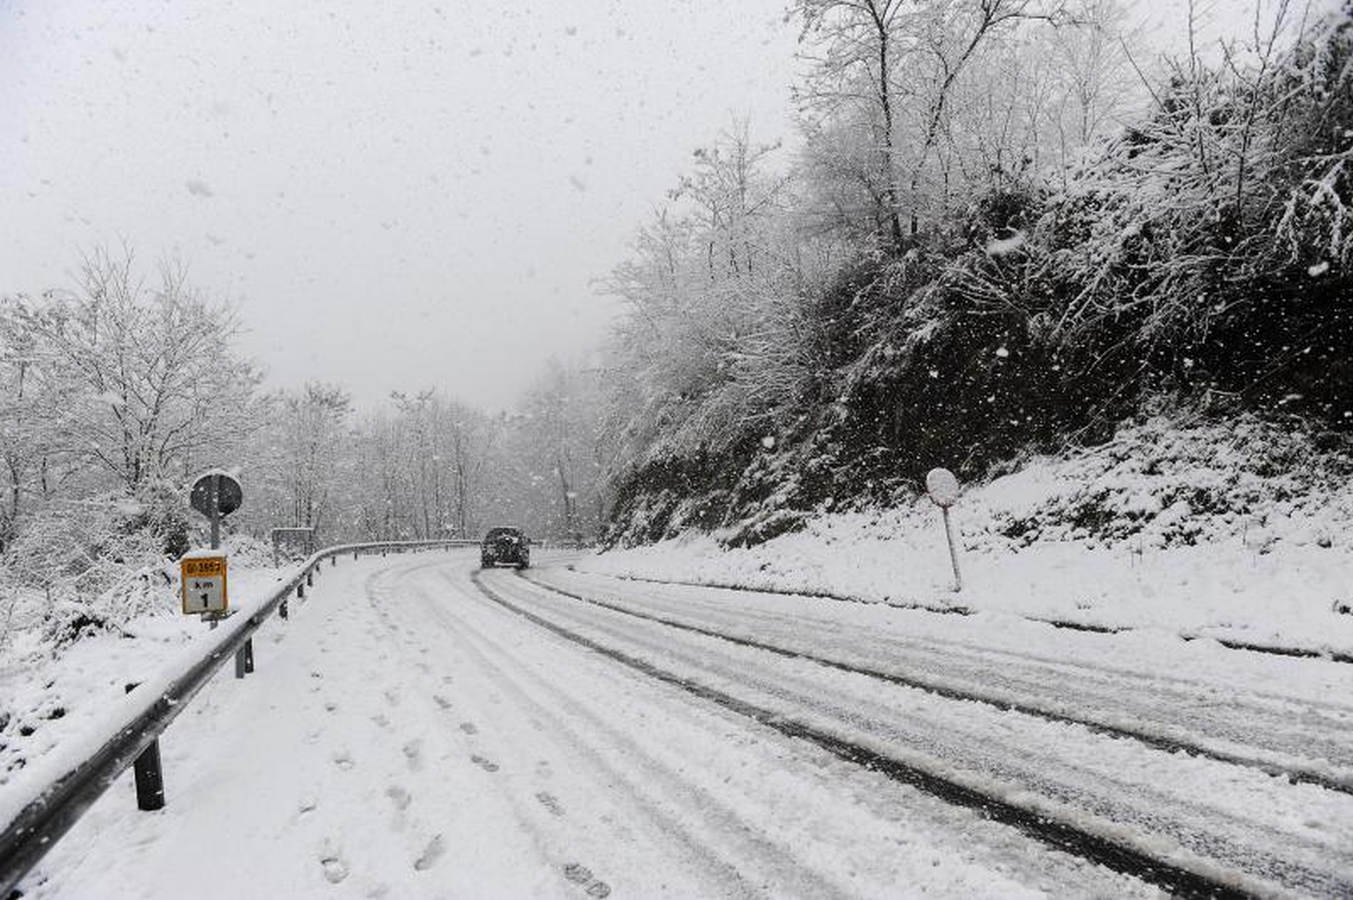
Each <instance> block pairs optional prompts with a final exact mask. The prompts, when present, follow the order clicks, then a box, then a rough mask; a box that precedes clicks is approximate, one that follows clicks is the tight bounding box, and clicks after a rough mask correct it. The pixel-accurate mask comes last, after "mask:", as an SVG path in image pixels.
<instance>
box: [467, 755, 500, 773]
mask: <svg viewBox="0 0 1353 900" xmlns="http://www.w3.org/2000/svg"><path fill="white" fill-rule="evenodd" d="M470 762H472V763H474V764H475V765H476V766H479V768H481V769H483V770H484V771H485V772H497V771H498V764H497V763H496V762H493V761H492V760H487V759H485V758H484V757H482V756H480V755H478V754H475V755H474V756H471V757H470Z"/></svg>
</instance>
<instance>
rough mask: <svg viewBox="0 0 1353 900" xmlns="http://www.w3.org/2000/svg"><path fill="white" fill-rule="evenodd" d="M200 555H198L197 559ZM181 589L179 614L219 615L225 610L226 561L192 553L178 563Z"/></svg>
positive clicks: (199, 552) (226, 605)
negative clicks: (181, 611)
mask: <svg viewBox="0 0 1353 900" xmlns="http://www.w3.org/2000/svg"><path fill="white" fill-rule="evenodd" d="M199 554H200V555H199ZM179 574H180V581H181V583H182V585H183V611H184V613H187V614H197V613H223V612H225V611H226V609H227V608H228V606H229V598H228V595H227V593H226V558H225V556H224V555H223V554H220V553H212V554H211V555H207V554H206V553H203V552H202V551H196V552H195V553H190V554H189V555H187V556H185V557H183V559H181V560H179Z"/></svg>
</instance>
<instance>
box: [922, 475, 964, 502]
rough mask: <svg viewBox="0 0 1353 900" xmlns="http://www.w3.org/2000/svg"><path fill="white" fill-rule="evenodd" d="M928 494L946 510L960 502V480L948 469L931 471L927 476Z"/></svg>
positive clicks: (926, 486)
mask: <svg viewBox="0 0 1353 900" xmlns="http://www.w3.org/2000/svg"><path fill="white" fill-rule="evenodd" d="M925 489H926V493H927V494H929V495H930V499H931V500H933V501H935V505H936V506H942V507H944V508H945V509H948V508H949V507H951V506H953V505H954V504H955V503H957V502H958V479H957V478H955V477H954V473H953V472H950V471H949V470H948V469H931V470H930V471H929V472H927V473H926V476H925Z"/></svg>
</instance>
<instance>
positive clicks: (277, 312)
mask: <svg viewBox="0 0 1353 900" xmlns="http://www.w3.org/2000/svg"><path fill="white" fill-rule="evenodd" d="M1207 5H1209V6H1211V7H1213V8H1214V10H1215V12H1214V16H1215V17H1216V18H1218V19H1220V20H1223V21H1224V20H1226V19H1227V18H1228V17H1234V16H1235V15H1236V14H1237V12H1238V11H1239V10H1242V9H1244V8H1247V6H1248V4H1247V3H1245V2H1242V0H1213V2H1212V3H1211V4H1207ZM784 7H785V0H736V2H724V0H684V2H682V0H672V2H657V0H652V2H649V0H638V2H636V0H629V2H605V0H546V2H541V3H537V4H515V5H514V4H500V3H488V2H470V0H420V2H376V0H325V2H318V0H316V2H304V3H300V2H280V0H234V2H225V0H153V2H151V0H124V2H92V0H90V2H85V0H0V211H2V212H0V293H10V292H16V291H29V292H35V291H38V290H41V289H43V288H46V287H51V286H66V285H68V284H69V282H70V277H69V273H70V272H71V270H72V269H73V267H74V265H75V262H76V259H77V256H78V252H79V250H80V248H87V247H91V246H93V245H95V244H98V243H106V244H116V243H117V242H118V241H119V240H121V239H125V240H126V241H127V242H128V243H129V244H130V245H131V246H132V247H134V248H135V249H136V251H137V252H138V254H139V255H140V257H141V258H142V260H143V261H144V262H146V263H147V264H148V265H149V264H151V263H153V262H154V259H155V257H157V256H158V255H160V254H163V253H166V252H168V253H173V254H177V255H178V256H179V257H180V258H182V259H183V260H184V261H186V262H187V263H188V264H189V266H190V269H191V271H192V274H193V278H194V280H195V282H196V283H198V284H199V285H201V286H202V287H204V288H205V289H207V290H208V291H209V292H211V293H212V294H213V295H215V296H217V297H219V298H221V299H228V300H230V301H232V302H235V303H236V304H237V306H238V308H239V311H240V314H241V316H242V318H243V320H244V323H245V325H246V327H247V329H248V334H246V336H245V338H244V349H245V351H246V352H247V353H248V354H250V355H251V356H253V357H254V358H255V359H257V360H258V361H259V362H260V363H262V364H263V365H264V366H265V367H266V368H267V369H268V370H269V373H270V381H271V383H272V384H274V385H276V386H294V385H298V384H300V383H302V382H304V381H305V380H307V379H323V380H332V381H339V382H342V383H343V384H345V385H346V386H348V388H349V389H350V390H352V391H353V393H354V394H355V395H356V397H357V399H358V400H359V401H360V402H362V403H363V404H364V405H368V404H371V403H373V402H375V401H376V400H378V399H379V398H380V397H382V396H384V395H385V394H387V393H388V392H389V391H390V390H392V389H403V390H416V389H419V388H422V387H430V386H439V387H441V388H443V389H444V390H446V391H448V392H449V393H451V394H453V395H457V396H461V397H463V398H465V399H467V400H469V401H471V402H474V403H478V404H481V405H485V406H488V407H505V406H508V405H510V404H511V403H512V401H513V400H514V399H515V397H516V396H517V394H518V393H519V392H520V391H521V390H522V389H523V388H524V387H525V386H526V385H527V383H528V382H529V381H530V379H531V378H532V377H533V376H534V375H535V374H536V372H537V370H538V368H539V365H540V363H541V362H542V361H543V359H544V358H545V357H547V356H548V355H550V354H557V355H560V356H564V357H571V356H576V355H577V354H578V353H579V352H580V351H581V350H583V349H585V348H587V347H590V346H594V345H595V344H596V342H597V340H598V338H599V336H600V334H601V332H602V330H603V328H604V324H605V321H606V320H607V317H608V315H609V313H610V304H609V302H608V301H607V300H606V299H605V298H602V297H599V296H597V295H596V293H595V291H594V288H593V286H592V281H593V279H595V278H597V277H600V276H604V275H605V274H606V273H607V272H608V271H609V270H610V269H611V267H612V266H614V265H615V264H616V263H617V262H619V261H620V260H621V259H622V258H623V257H624V256H625V254H626V247H627V244H628V242H629V240H630V238H631V236H632V234H633V232H634V229H635V228H636V226H637V225H638V224H639V223H640V222H641V221H642V220H643V219H644V218H645V217H646V215H647V213H648V211H649V210H650V209H652V208H653V207H654V206H655V205H656V204H657V203H659V202H660V201H661V200H662V197H663V193H664V191H665V190H666V189H668V188H669V187H671V186H672V184H673V183H674V181H675V179H676V177H677V175H678V173H680V172H682V171H683V170H685V168H686V167H687V163H688V161H689V158H690V152H691V150H692V149H693V148H694V147H696V146H698V145H700V144H702V143H707V142H708V141H709V140H710V139H712V138H713V137H714V136H715V135H716V134H717V133H718V131H719V130H720V128H722V127H724V126H725V125H727V124H728V123H729V121H730V120H731V117H732V116H733V115H747V116H750V117H751V119H752V121H753V132H754V134H755V135H756V136H757V137H758V138H760V139H765V140H770V139H775V138H779V137H785V138H791V137H792V127H791V125H790V123H789V88H790V85H791V83H792V82H793V78H794V70H795V65H794V61H793V53H794V47H795V38H796V36H797V32H796V30H795V27H794V26H793V25H792V24H787V23H786V22H785V21H784ZM1137 9H1138V11H1139V14H1140V15H1141V16H1142V17H1143V19H1144V20H1148V21H1151V22H1153V23H1155V24H1156V25H1157V26H1158V27H1157V31H1158V32H1163V33H1167V34H1168V33H1170V32H1172V31H1174V30H1177V28H1178V24H1177V23H1181V22H1182V21H1183V13H1184V10H1185V9H1186V5H1185V3H1184V0H1151V2H1149V3H1145V2H1144V3H1140V4H1137Z"/></svg>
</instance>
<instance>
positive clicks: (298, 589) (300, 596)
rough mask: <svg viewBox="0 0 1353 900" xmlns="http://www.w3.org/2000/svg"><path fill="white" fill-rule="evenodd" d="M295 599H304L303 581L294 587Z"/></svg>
mask: <svg viewBox="0 0 1353 900" xmlns="http://www.w3.org/2000/svg"><path fill="white" fill-rule="evenodd" d="M296 599H297V600H304V599H305V582H304V581H302V582H301V583H300V584H298V585H296Z"/></svg>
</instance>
